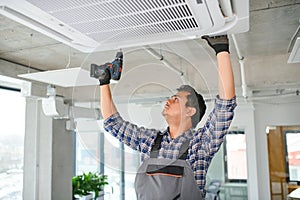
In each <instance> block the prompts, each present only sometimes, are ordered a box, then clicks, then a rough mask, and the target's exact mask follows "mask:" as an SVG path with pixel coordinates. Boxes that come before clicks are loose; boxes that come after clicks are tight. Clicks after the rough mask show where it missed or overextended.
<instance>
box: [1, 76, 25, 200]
mask: <svg viewBox="0 0 300 200" xmlns="http://www.w3.org/2000/svg"><path fill="white" fill-rule="evenodd" d="M0 79H1V77H0ZM12 85H13V84H12ZM0 90H1V91H5V92H15V94H13V95H12V98H14V97H13V96H20V99H19V101H20V102H19V103H22V104H20V105H19V106H22V107H23V109H24V110H22V109H20V108H21V107H18V105H16V100H15V99H14V100H13V99H12V100H11V99H9V101H10V102H12V104H11V106H13V107H11V106H10V105H9V106H8V108H9V109H10V110H9V111H5V110H4V111H3V110H1V111H2V114H3V115H5V119H4V122H5V126H1V133H2V134H1V135H0V137H2V136H4V138H5V134H4V135H3V133H4V131H5V130H7V129H6V128H5V127H6V126H10V127H11V128H9V129H10V131H11V132H9V134H11V133H13V134H14V135H11V136H10V137H8V138H6V139H4V140H7V141H6V143H5V144H4V145H3V144H1V142H0V144H1V147H2V149H1V151H0V153H1V154H2V153H3V155H0V160H2V162H1V165H2V166H1V169H0V176H1V182H2V184H1V188H0V191H1V192H2V194H1V195H2V196H1V198H4V199H6V198H14V199H19V198H22V193H23V173H24V172H23V169H24V140H25V117H26V116H25V112H26V101H25V98H24V100H23V99H22V100H21V98H23V97H22V95H21V90H20V89H19V88H15V87H8V86H3V85H0ZM1 93H2V92H1ZM17 93H18V94H17ZM6 97H7V96H5V97H2V99H3V98H6ZM0 101H1V100H0ZM21 101H22V102H21ZM2 103H3V102H1V104H2ZM9 104H10V103H9ZM4 105H5V104H4ZM6 106H7V105H6ZM14 109H15V110H14ZM21 111H24V112H23V113H22V112H21ZM15 113H18V116H15ZM22 114H23V117H22ZM20 118H21V119H24V121H23V124H22V125H21V124H20V123H21V121H20V120H21V119H20ZM11 119H13V120H14V122H13V123H12V124H13V125H11V123H10V120H11ZM1 120H2V118H1ZM7 120H8V121H7ZM18 123H19V124H18ZM13 127H14V128H13ZM19 128H24V130H23V131H24V132H23V133H21V132H19V131H20V130H17V129H19ZM12 129H13V130H12ZM5 151H7V152H5ZM2 167H3V168H2ZM2 189H3V190H2Z"/></svg>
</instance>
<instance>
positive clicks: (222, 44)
mask: <svg viewBox="0 0 300 200" xmlns="http://www.w3.org/2000/svg"><path fill="white" fill-rule="evenodd" d="M201 38H202V39H204V40H206V41H207V43H208V44H209V46H211V47H212V48H213V49H214V50H215V52H216V55H217V54H218V53H220V52H222V51H226V52H228V53H229V42H228V38H227V35H220V36H212V37H210V36H208V35H204V36H202V37H201Z"/></svg>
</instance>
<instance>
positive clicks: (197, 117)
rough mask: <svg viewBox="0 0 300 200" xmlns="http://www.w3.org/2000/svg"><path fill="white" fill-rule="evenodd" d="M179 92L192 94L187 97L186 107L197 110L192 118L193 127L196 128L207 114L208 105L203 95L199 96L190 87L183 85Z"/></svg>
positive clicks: (178, 89)
mask: <svg viewBox="0 0 300 200" xmlns="http://www.w3.org/2000/svg"><path fill="white" fill-rule="evenodd" d="M177 91H178V92H180V91H186V92H188V93H190V94H189V95H188V96H187V102H186V106H189V107H193V108H196V113H195V114H194V115H193V116H192V126H193V128H195V127H196V126H197V124H198V123H199V122H200V121H201V119H202V117H203V116H204V114H205V110H206V105H205V101H204V99H203V96H202V95H201V94H198V93H197V92H196V91H195V89H194V88H192V87H191V86H189V85H182V86H180V87H179V88H177Z"/></svg>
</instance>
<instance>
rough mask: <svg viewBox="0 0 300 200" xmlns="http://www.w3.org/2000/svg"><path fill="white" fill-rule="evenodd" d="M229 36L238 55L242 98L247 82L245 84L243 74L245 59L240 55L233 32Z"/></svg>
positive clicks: (245, 95) (244, 94) (245, 94)
mask: <svg viewBox="0 0 300 200" xmlns="http://www.w3.org/2000/svg"><path fill="white" fill-rule="evenodd" d="M231 38H232V40H233V44H234V47H235V50H236V53H237V55H238V59H239V63H240V70H241V81H242V95H243V97H244V98H247V97H248V96H247V84H246V76H245V65H244V64H245V60H244V56H242V55H241V52H240V49H239V46H238V44H237V41H236V37H235V35H234V34H231Z"/></svg>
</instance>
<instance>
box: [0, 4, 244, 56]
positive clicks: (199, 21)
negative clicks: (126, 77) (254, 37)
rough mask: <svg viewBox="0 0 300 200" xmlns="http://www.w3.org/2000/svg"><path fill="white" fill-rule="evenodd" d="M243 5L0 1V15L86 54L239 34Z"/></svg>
mask: <svg viewBox="0 0 300 200" xmlns="http://www.w3.org/2000/svg"><path fill="white" fill-rule="evenodd" d="M248 1H249V0H151V1H149V0H77V1H74V0H64V1H53V0H26V1H25V0H0V5H1V7H2V9H1V10H0V13H2V14H3V15H5V16H7V17H10V18H12V19H14V20H16V21H19V22H20V23H22V24H24V25H26V26H29V27H31V28H33V29H35V30H38V31H40V32H42V33H44V34H46V35H48V36H50V37H53V38H55V39H57V40H59V41H61V42H64V43H66V44H68V45H70V46H72V47H74V48H76V49H78V50H80V51H83V52H92V51H101V50H110V49H117V48H122V47H123V48H124V47H130V46H139V45H145V44H152V43H162V42H170V41H178V40H185V39H192V38H195V37H199V36H201V35H204V34H212V35H217V34H221V33H225V32H229V33H238V32H245V31H248V29H249V5H248V4H249V2H248ZM38 24H40V26H37V25H38ZM41 24H42V25H43V26H44V27H43V26H41ZM66 38H68V39H66Z"/></svg>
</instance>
